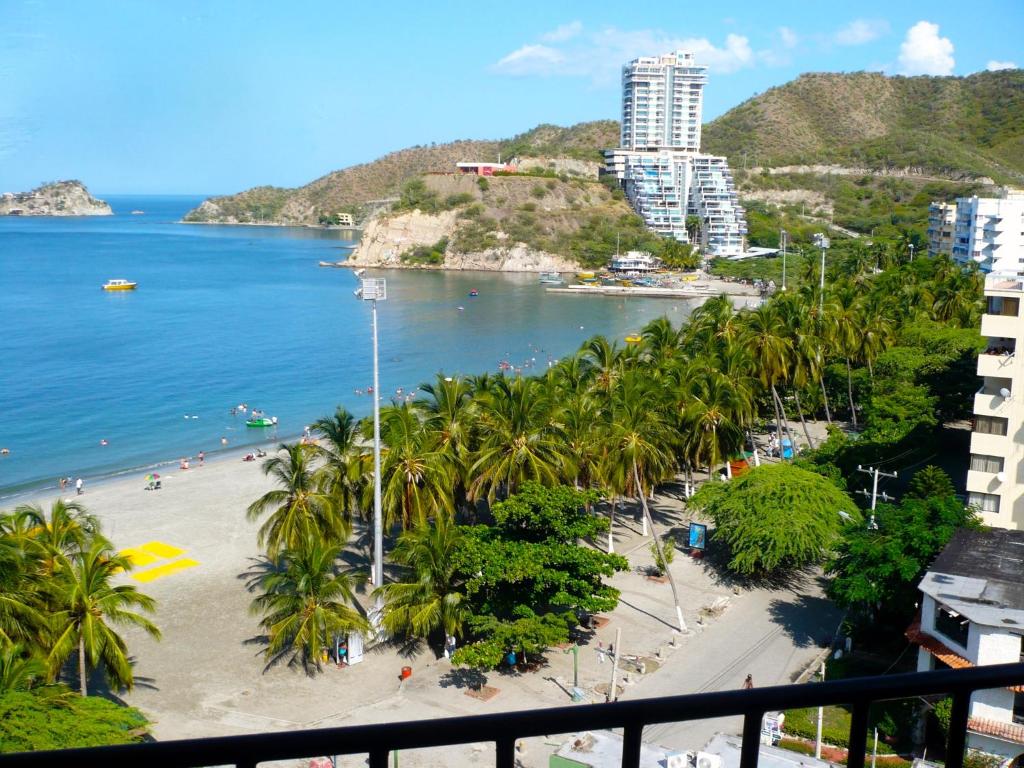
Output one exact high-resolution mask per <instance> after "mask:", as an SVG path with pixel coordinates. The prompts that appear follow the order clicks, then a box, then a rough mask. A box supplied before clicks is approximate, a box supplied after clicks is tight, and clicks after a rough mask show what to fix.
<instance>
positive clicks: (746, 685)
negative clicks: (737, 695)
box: [743, 675, 754, 691]
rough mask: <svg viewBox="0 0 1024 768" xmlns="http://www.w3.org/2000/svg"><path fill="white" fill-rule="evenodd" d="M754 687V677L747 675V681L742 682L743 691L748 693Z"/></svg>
mask: <svg viewBox="0 0 1024 768" xmlns="http://www.w3.org/2000/svg"><path fill="white" fill-rule="evenodd" d="M753 687H754V676H753V675H747V679H746V680H744V681H743V690H745V691H749V690H750V689H751V688H753Z"/></svg>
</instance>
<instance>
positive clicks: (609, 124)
mask: <svg viewBox="0 0 1024 768" xmlns="http://www.w3.org/2000/svg"><path fill="white" fill-rule="evenodd" d="M618 132H619V127H618V123H617V122H615V121H614V120H599V121H596V122H592V123H580V124H578V125H574V126H571V127H568V128H562V127H559V126H555V125H540V126H538V127H536V128H534V129H532V130H530V131H527V132H526V133H522V134H519V135H518V136H515V137H513V138H511V139H506V140H503V141H469V140H463V141H454V142H451V143H448V144H434V145H431V146H416V147H410V148H408V149H402V150H399V151H397V152H391V153H389V154H387V155H384V156H383V157H381V158H378V159H377V160H374V161H372V162H369V163H362V164H360V165H354V166H351V167H349V168H344V169H342V170H339V171H334V172H333V173H329V174H327V175H326V176H321V177H320V178H319V179H316V180H315V181H312V182H310V183H309V184H307V185H305V186H303V187H299V188H297V189H284V188H281V187H254V188H253V189H249V190H246V191H244V192H240V193H238V194H236V195H225V196H223V197H214V198H211V199H210V200H208V201H206V202H204V203H203V204H202V205H201V206H200V207H198V208H196V209H195V210H193V211H190V212H189V213H188V214H186V216H185V221H187V222H222V223H257V222H273V223H282V224H317V223H321V222H323V221H325V220H327V219H329V217H330V216H332V215H333V214H335V213H338V212H345V211H347V212H351V213H355V214H357V215H358V214H360V213H365V212H366V211H365V209H364V210H360V209H363V208H364V206H366V205H367V204H368V203H370V202H371V201H375V200H381V199H386V198H391V197H395V196H396V195H398V193H399V190H400V189H401V187H402V185H403V184H404V183H405V182H406V181H408V180H409V179H411V178H413V177H416V176H421V175H423V174H425V173H444V172H451V171H452V170H453V169H454V168H455V163H457V162H459V161H462V160H493V161H496V160H497V159H498V156H499V155H500V156H501V157H504V158H510V157H513V156H519V157H565V158H572V159H576V160H587V161H599V160H600V158H601V155H600V149H601V148H602V147H604V146H611V145H613V144H616V143H618V135H619V134H618ZM609 142H610V143H609Z"/></svg>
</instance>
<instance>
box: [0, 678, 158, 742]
mask: <svg viewBox="0 0 1024 768" xmlns="http://www.w3.org/2000/svg"><path fill="white" fill-rule="evenodd" d="M148 725H149V723H148V722H147V721H146V718H145V717H144V716H143V715H142V713H141V712H139V711H138V710H137V709H134V708H132V707H123V706H119V705H118V704H115V703H114V702H112V701H108V700H106V699H103V698H100V697H98V696H86V697H82V696H77V695H75V694H72V693H69V692H67V690H66V689H62V688H61V687H59V686H52V687H46V688H43V689H40V690H32V691H9V692H7V693H0V752H28V751H33V750H52V749H73V748H75V747H101V746H106V745H109V744H130V743H133V742H137V741H142V739H143V737H144V736H145V735H146V729H147V727H148Z"/></svg>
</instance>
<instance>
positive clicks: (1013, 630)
mask: <svg viewBox="0 0 1024 768" xmlns="http://www.w3.org/2000/svg"><path fill="white" fill-rule="evenodd" d="M920 589H921V592H922V594H923V599H922V601H921V618H920V621H919V622H915V623H914V624H912V625H911V626H910V628H909V629H908V630H907V637H908V639H909V640H910V641H911V642H913V643H916V644H917V645H918V646H919V647H918V656H917V669H918V671H919V672H924V671H927V670H931V669H937V668H944V667H951V668H954V669H960V668H964V667H973V666H984V665H987V664H1008V663H1016V662H1018V661H1024V646H1022V638H1024V531H1007V530H1000V529H993V530H986V531H968V530H959V531H957V532H956V534H955V535H954V536H953V538H952V539H951V540H950V542H949V544H947V545H946V548H945V549H944V550H943V551H942V554H940V555H939V556H938V558H936V560H935V562H934V563H933V564H932V566H931V568H929V569H928V572H927V573H926V574H925V577H924V579H923V580H922V581H921V584H920ZM967 731H968V733H967V746H968V747H969V748H971V749H978V750H982V751H984V752H988V753H990V754H993V755H999V756H1000V757H1003V758H1004V759H1006V760H1013V759H1015V758H1017V757H1019V756H1020V755H1022V754H1024V687H1021V688H1000V689H994V690H987V691H978V692H977V693H975V694H974V696H972V697H971V707H970V712H969V719H968V722H967Z"/></svg>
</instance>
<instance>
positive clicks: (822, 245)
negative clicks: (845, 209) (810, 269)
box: [814, 232, 831, 314]
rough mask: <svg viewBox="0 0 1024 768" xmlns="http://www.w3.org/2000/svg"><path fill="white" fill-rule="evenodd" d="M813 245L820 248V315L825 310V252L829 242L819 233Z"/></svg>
mask: <svg viewBox="0 0 1024 768" xmlns="http://www.w3.org/2000/svg"><path fill="white" fill-rule="evenodd" d="M814 244H815V245H816V246H818V247H819V248H821V285H820V287H819V295H818V313H819V314H821V313H822V312H824V310H825V251H827V250H828V247H829V245H831V242H830V241H829V239H828V238H827V237H826V236H825V233H823V232H819V233H818V234H816V235H815V236H814Z"/></svg>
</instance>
